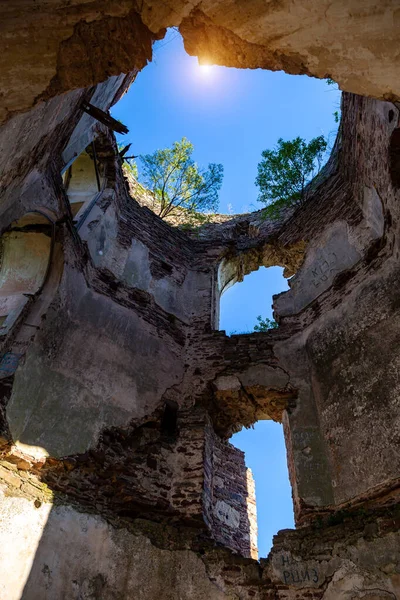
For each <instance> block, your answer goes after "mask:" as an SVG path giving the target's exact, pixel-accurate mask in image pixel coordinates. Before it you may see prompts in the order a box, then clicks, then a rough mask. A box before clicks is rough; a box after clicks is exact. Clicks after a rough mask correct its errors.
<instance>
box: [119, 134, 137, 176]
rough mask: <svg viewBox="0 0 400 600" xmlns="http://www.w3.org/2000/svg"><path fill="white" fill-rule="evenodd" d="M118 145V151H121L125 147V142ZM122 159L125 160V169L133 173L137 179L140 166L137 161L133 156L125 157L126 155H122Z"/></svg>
mask: <svg viewBox="0 0 400 600" xmlns="http://www.w3.org/2000/svg"><path fill="white" fill-rule="evenodd" d="M117 147H118V152H121V151H122V150H123V149H124V144H121V143H118V144H117ZM122 161H123V166H124V168H125V170H126V171H127V172H128V173H129V174H130V175H132V177H134V178H135V179H137V178H138V174H139V173H138V166H137V164H136V162H135V161H134V160H133V159H132V158H124V157H122Z"/></svg>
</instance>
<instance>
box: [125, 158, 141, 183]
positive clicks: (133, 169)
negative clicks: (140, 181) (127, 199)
mask: <svg viewBox="0 0 400 600" xmlns="http://www.w3.org/2000/svg"><path fill="white" fill-rule="evenodd" d="M123 164H124V168H125V169H126V171H127V172H128V173H129V174H130V175H132V177H134V178H135V179H137V178H138V175H139V174H138V166H137V164H136V162H135V161H134V160H132V159H125V160H124V163H123Z"/></svg>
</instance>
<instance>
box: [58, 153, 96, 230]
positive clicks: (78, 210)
mask: <svg viewBox="0 0 400 600" xmlns="http://www.w3.org/2000/svg"><path fill="white" fill-rule="evenodd" d="M63 181H64V187H65V190H66V193H67V197H68V201H69V204H70V208H71V212H72V216H73V217H74V221H75V222H76V223H78V222H79V220H80V218H81V216H82V215H83V214H85V212H86V209H87V207H88V206H89V205H90V204H91V203H92V202H93V199H94V198H96V197H97V196H98V195H99V194H100V193H101V190H102V189H103V187H104V183H105V177H104V173H102V169H101V168H100V164H99V161H98V160H97V156H96V149H95V142H94V143H93V144H91V145H90V146H88V147H87V148H86V150H85V151H84V152H82V154H80V155H79V156H78V157H77V158H76V159H75V161H74V162H73V163H72V164H71V165H70V166H69V167H68V169H67V170H66V171H65V172H64V173H63Z"/></svg>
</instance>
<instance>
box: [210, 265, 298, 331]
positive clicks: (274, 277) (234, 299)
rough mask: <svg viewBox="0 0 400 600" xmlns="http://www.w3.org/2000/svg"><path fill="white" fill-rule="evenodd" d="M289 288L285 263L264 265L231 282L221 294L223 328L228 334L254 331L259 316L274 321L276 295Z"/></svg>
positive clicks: (220, 318)
mask: <svg viewBox="0 0 400 600" xmlns="http://www.w3.org/2000/svg"><path fill="white" fill-rule="evenodd" d="M288 289H289V286H288V280H287V279H285V278H284V277H283V268H282V267H268V268H267V267H260V268H259V269H258V270H257V271H254V272H253V273H250V274H249V275H246V276H245V277H244V279H243V281H242V282H239V283H234V284H233V285H229V283H228V284H227V285H226V286H225V289H223V290H222V295H221V298H220V310H219V329H220V330H222V331H226V333H227V335H237V334H242V333H253V332H254V327H255V326H256V325H259V324H260V323H259V320H258V317H261V320H262V321H264V322H265V320H266V319H269V320H270V321H271V324H272V325H273V324H274V323H275V321H274V317H273V311H272V296H273V295H275V294H280V293H281V292H285V291H287V290H288ZM267 324H268V321H267Z"/></svg>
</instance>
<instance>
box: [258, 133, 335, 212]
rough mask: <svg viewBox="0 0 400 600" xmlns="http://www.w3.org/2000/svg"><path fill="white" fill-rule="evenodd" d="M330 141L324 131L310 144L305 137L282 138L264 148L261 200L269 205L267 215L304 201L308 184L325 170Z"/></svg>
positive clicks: (259, 181)
mask: <svg viewBox="0 0 400 600" xmlns="http://www.w3.org/2000/svg"><path fill="white" fill-rule="evenodd" d="M326 148H327V141H326V139H325V138H324V136H323V135H320V136H319V137H316V138H313V139H312V140H311V141H310V142H309V143H308V144H307V143H306V142H305V140H303V139H302V138H301V137H297V138H295V139H293V140H289V141H286V142H285V141H284V140H283V139H282V138H280V139H279V140H278V144H277V146H276V147H275V149H274V150H264V151H263V152H262V160H261V162H260V163H259V164H258V175H257V178H256V185H257V186H258V187H259V189H260V194H259V196H258V200H259V201H260V202H263V203H264V204H266V205H267V208H266V211H265V213H266V216H270V217H274V216H277V215H278V214H279V211H280V209H281V208H285V207H287V206H295V205H297V204H299V205H300V204H303V203H304V202H305V200H306V186H307V184H308V183H309V182H310V181H311V180H312V179H313V177H315V176H316V175H317V173H318V172H319V171H320V170H321V167H322V164H323V158H324V154H325V151H326Z"/></svg>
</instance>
